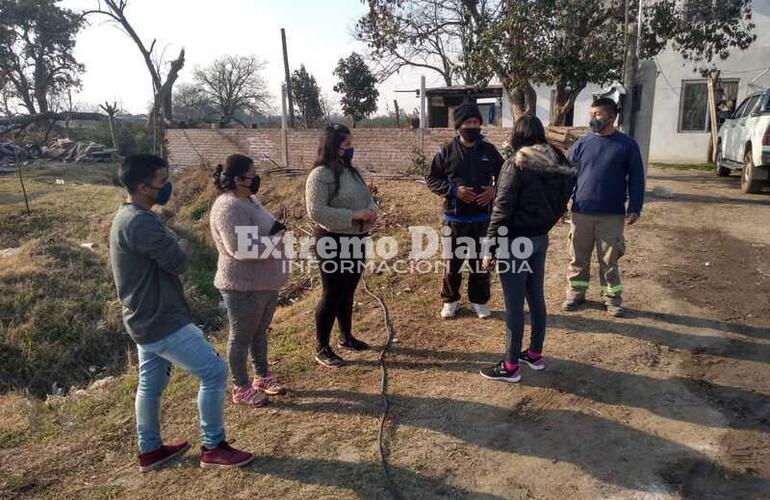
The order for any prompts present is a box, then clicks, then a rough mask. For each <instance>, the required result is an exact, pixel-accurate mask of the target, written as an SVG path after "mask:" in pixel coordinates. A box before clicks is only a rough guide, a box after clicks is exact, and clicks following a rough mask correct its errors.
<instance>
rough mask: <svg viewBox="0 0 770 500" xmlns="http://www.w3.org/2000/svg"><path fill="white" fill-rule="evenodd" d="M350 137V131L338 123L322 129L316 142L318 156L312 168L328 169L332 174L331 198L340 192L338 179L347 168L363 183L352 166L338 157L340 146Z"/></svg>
mask: <svg viewBox="0 0 770 500" xmlns="http://www.w3.org/2000/svg"><path fill="white" fill-rule="evenodd" d="M348 136H350V129H349V128H347V127H346V126H345V125H342V124H340V123H331V124H329V125H327V126H326V127H324V130H323V133H321V137H320V138H319V140H318V155H317V156H316V160H315V163H313V167H323V166H325V167H328V168H331V169H332V171H333V172H334V191H333V192H332V198H334V197H335V196H337V194H338V193H339V192H340V177H341V176H342V172H343V171H344V170H345V169H346V168H348V169H350V171H351V172H352V173H353V176H354V177H357V178H358V179H360V180H361V182H364V179H363V177H361V174H360V173H359V171H358V170H357V169H356V168H355V167H354V166H353V164H352V163H351V162H350V161H349V160H346V159H344V158H342V157H341V156H340V155H339V151H340V145H341V144H342V143H343V142H345V139H347V138H348Z"/></svg>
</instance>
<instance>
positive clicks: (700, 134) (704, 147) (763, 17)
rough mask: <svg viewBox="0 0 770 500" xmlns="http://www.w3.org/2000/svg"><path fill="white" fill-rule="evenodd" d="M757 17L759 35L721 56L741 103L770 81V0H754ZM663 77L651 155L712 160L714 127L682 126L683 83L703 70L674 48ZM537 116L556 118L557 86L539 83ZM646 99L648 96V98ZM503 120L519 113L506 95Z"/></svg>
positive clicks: (584, 112)
mask: <svg viewBox="0 0 770 500" xmlns="http://www.w3.org/2000/svg"><path fill="white" fill-rule="evenodd" d="M752 22H753V23H754V24H755V25H756V28H755V30H754V32H755V33H756V35H757V39H756V41H755V42H754V43H753V44H752V45H751V46H750V47H749V48H748V49H747V50H745V51H735V50H734V51H732V53H731V55H730V57H729V58H728V59H726V60H724V61H720V62H719V64H718V68H719V69H720V71H721V76H722V78H726V79H738V80H739V86H738V103H737V104H738V105H740V103H741V101H742V100H743V99H744V98H745V97H746V96H747V95H749V94H752V93H754V92H757V91H760V90H763V89H766V88H768V87H769V86H770V71H767V69H768V67H769V66H768V64H769V61H770V1H768V0H754V2H753V4H752ZM654 62H655V64H657V67H658V71H657V73H658V74H657V79H656V83H655V92H654V99H653V105H652V119H651V123H652V125H651V127H650V137H649V161H650V162H658V163H704V162H706V161H707V160H708V151H709V149H708V146H709V137H710V136H709V132H708V131H706V130H704V131H697V132H689V131H681V130H680V127H679V123H680V113H681V105H682V102H681V94H682V84H683V82H685V81H689V80H696V81H697V80H700V81H704V82H705V79H704V78H701V76H700V74H699V73H696V72H695V71H694V68H693V66H692V65H688V64H686V63H685V61H684V59H682V57H681V56H680V55H679V54H678V53H676V52H675V51H673V50H671V49H669V50H666V51H664V52H662V53H661V54H659V55H658V56H657V57H656V58H655V61H654ZM600 90H601V87H599V86H596V85H591V86H588V87H586V88H585V89H584V90H583V91H582V92H581V93H580V96H579V97H578V99H577V102H576V103H575V112H574V122H573V125H574V126H587V125H588V121H589V115H588V113H589V109H590V107H591V102H592V100H593V94H595V93H598V92H599V91H600ZM536 91H537V111H536V113H537V117H538V118H540V120H542V122H543V124H544V125H546V126H547V125H548V123H549V122H550V114H551V113H550V109H551V88H550V87H546V86H538V87H536ZM643 99H644V98H643ZM503 125H504V126H508V127H512V126H513V118H512V114H511V111H510V103H509V101H508V99H507V97H506V98H504V100H503Z"/></svg>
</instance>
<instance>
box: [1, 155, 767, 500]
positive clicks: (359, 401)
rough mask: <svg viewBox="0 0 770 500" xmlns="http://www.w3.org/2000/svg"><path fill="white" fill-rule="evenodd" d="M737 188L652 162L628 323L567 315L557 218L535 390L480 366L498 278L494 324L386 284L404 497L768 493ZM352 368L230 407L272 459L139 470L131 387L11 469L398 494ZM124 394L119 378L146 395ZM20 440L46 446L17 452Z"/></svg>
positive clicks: (530, 381) (762, 329) (762, 202)
mask: <svg viewBox="0 0 770 500" xmlns="http://www.w3.org/2000/svg"><path fill="white" fill-rule="evenodd" d="M736 184H737V179H717V178H714V177H712V176H711V175H710V174H709V173H704V172H695V171H678V170H670V169H665V170H664V169H652V170H651V172H650V179H649V187H650V188H652V187H654V186H665V187H668V188H670V189H671V190H672V192H673V197H672V198H671V199H657V198H652V197H650V198H648V203H647V208H646V211H645V215H644V218H643V219H642V221H640V223H639V224H638V225H636V226H634V227H632V228H630V230H629V231H628V232H627V239H628V248H629V253H628V255H627V256H626V257H625V258H624V260H623V267H622V270H623V276H624V284H625V287H626V290H627V294H626V305H627V307H628V308H629V312H630V313H631V314H630V315H629V317H628V318H625V319H614V318H609V317H608V316H607V315H606V314H605V313H604V311H603V310H602V309H601V308H600V307H599V306H598V302H597V303H594V304H592V305H589V306H588V307H587V308H586V309H584V310H583V311H580V312H578V313H571V314H566V313H562V312H561V311H560V310H559V304H560V302H561V300H562V299H563V289H564V284H565V279H564V270H565V268H566V264H567V252H566V248H565V244H566V234H567V228H566V227H563V226H561V227H558V228H556V229H555V230H554V232H553V233H552V240H551V250H550V253H549V263H548V274H547V275H548V281H547V294H546V296H547V299H548V306H549V310H550V312H551V315H550V318H549V321H550V329H549V332H548V337H547V339H546V355H547V362H548V367H549V369H548V370H547V371H546V372H544V373H533V372H530V371H525V372H524V378H523V380H522V383H521V384H520V385H508V384H495V383H491V382H487V381H484V380H482V379H481V378H480V377H479V376H478V374H477V372H478V369H479V368H480V367H482V366H485V365H486V364H489V363H493V362H496V361H497V360H498V359H499V356H500V354H499V353H500V352H501V350H502V347H503V337H502V333H503V320H502V313H501V312H500V311H501V310H502V307H501V294H500V289H499V285H498V284H496V285H495V290H494V292H493V296H494V299H493V304H492V305H493V309H494V310H496V311H497V312H496V314H495V316H494V318H493V319H491V320H488V321H479V320H477V319H475V318H474V317H472V316H471V315H470V314H469V313H468V311H467V307H465V308H464V310H463V313H462V314H461V316H460V317H459V318H457V319H456V320H453V321H445V322H441V321H439V320H438V319H437V313H438V309H439V307H440V299H439V298H438V289H439V281H438V278H437V277H435V276H417V275H413V276H406V277H403V278H401V279H400V280H398V281H397V282H395V283H396V285H395V286H394V287H393V288H392V289H390V290H388V291H387V293H386V299H387V300H388V301H389V303H390V305H391V309H392V310H393V313H394V323H395V326H396V328H397V330H398V337H399V343H398V344H396V346H395V347H394V349H393V353H392V354H391V356H390V357H389V366H390V367H391V370H390V377H391V383H390V391H391V394H392V401H393V415H392V419H391V421H390V422H389V425H388V434H387V446H388V451H389V458H390V461H391V464H392V466H393V472H394V479H395V481H396V483H397V484H398V485H399V487H400V489H401V491H402V493H403V494H404V497H406V498H431V497H441V496H451V497H473V498H698V499H701V498H768V497H770V434H769V432H770V366H769V365H768V363H769V362H770V320H769V319H768V318H770V306H769V305H768V297H770V262H768V251H769V250H770V231H768V229H767V228H768V227H770V196H768V195H756V196H747V195H742V194H741V193H740V192H739V191H738V189H737V186H736ZM381 188H382V191H383V197H384V199H385V202H386V203H385V204H386V208H387V207H391V209H393V210H394V212H393V214H391V222H393V223H394V225H395V224H396V223H401V222H403V220H400V219H399V218H398V217H397V216H396V215H397V213H398V211H399V210H406V209H413V211H415V212H417V213H415V214H414V215H413V216H412V218H411V219H409V222H410V223H416V222H426V221H428V222H430V221H433V222H435V216H434V215H435V211H434V210H435V207H431V206H429V207H414V201H413V200H414V199H415V197H417V196H425V195H424V192H423V190H424V187H422V186H415V185H412V184H408V185H407V184H405V183H401V184H399V183H395V182H393V183H387V184H385V185H384V186H381ZM393 207H395V208H393ZM394 214H395V215H394ZM592 283H595V280H594V281H593V282H592ZM381 289H382V288H381ZM591 293H593V294H594V296H593V298H594V299H596V298H598V297H597V296H596V291H595V289H594V290H593V291H592V292H591ZM315 299H316V292H312V293H310V294H309V295H308V296H306V297H305V298H304V299H303V300H302V301H300V302H298V303H297V304H295V305H293V306H292V307H288V308H284V309H282V310H281V311H280V312H279V314H278V316H277V319H276V324H277V328H280V329H283V330H282V331H285V332H288V333H287V335H289V336H290V337H291V338H293V339H296V340H298V341H299V342H300V346H301V347H299V348H298V349H300V350H301V351H302V352H305V351H308V352H309V348H310V344H311V341H310V338H311V333H312V332H311V331H309V320H310V314H311V313H312V307H313V305H314V301H315ZM360 300H361V303H360V304H359V305H358V308H357V311H358V312H357V315H358V316H357V317H358V325H359V328H360V330H361V332H362V333H361V336H362V337H363V338H365V339H366V340H369V341H372V342H373V343H377V342H381V341H382V338H383V335H384V333H383V330H382V326H381V316H380V312H379V310H378V309H377V308H376V306H375V304H374V302H373V301H372V300H371V299H369V298H368V297H365V296H364V295H363V294H361V295H360ZM466 306H467V305H466ZM350 361H351V363H350V364H351V366H349V367H347V368H346V369H344V370H340V371H328V370H323V369H321V368H316V367H313V366H310V367H308V369H307V371H304V372H300V373H299V374H296V375H294V376H293V377H292V379H291V381H290V383H291V387H292V389H293V391H292V393H291V394H290V395H289V396H287V397H286V398H283V399H279V400H276V402H275V404H274V405H273V406H272V409H270V410H267V411H261V412H253V411H249V410H245V409H241V408H228V421H229V424H230V434H231V436H232V437H234V438H236V439H237V444H238V445H242V446H246V447H249V448H250V449H253V450H254V451H256V452H257V453H258V454H259V458H258V460H257V461H256V463H255V465H254V466H252V467H250V468H248V469H246V470H243V471H228V472H221V473H220V472H217V473H209V472H208V471H207V472H202V471H200V470H198V469H197V468H196V467H195V465H196V463H195V461H194V454H191V455H190V456H189V457H188V458H187V459H185V460H183V461H182V462H181V464H180V465H179V466H177V467H176V468H173V469H171V470H166V471H162V472H160V473H156V474H148V475H144V476H138V475H137V474H136V473H135V471H134V468H133V464H132V463H131V462H130V460H131V456H132V450H133V448H132V446H133V436H132V433H131V428H130V426H131V414H130V399H126V401H124V402H122V403H120V404H121V405H123V406H125V408H124V409H123V410H124V411H123V412H122V413H119V415H120V417H119V418H116V421H115V424H114V425H113V426H112V427H110V432H108V431H105V430H104V429H103V427H99V428H98V429H91V430H89V429H82V430H78V431H77V432H76V433H75V432H74V431H73V435H70V436H66V437H61V438H58V439H53V440H52V441H50V442H48V443H46V444H45V445H43V444H35V443H28V444H26V445H24V446H23V447H21V448H20V449H15V450H13V449H12V450H8V449H6V450H0V469H3V470H5V471H6V473H13V474H17V475H20V476H23V477H25V478H28V479H29V478H31V480H32V481H33V483H32V485H31V486H30V487H29V488H28V489H27V490H22V491H19V493H20V494H25V493H26V494H32V495H35V496H38V495H45V496H59V497H61V496H64V497H80V496H120V497H137V498H138V497H146V496H148V495H153V494H156V493H158V494H159V493H162V494H163V496H165V497H169V498H176V497H190V496H194V497H199V496H200V497H203V496H206V495H213V494H217V495H229V496H236V497H238V496H242V497H255V496H257V497H291V498H296V497H300V496H302V497H307V496H314V497H321V498H340V497H360V498H371V497H382V496H385V495H384V492H383V487H384V483H383V480H382V474H381V470H380V468H379V464H378V462H377V451H376V423H377V416H378V411H379V403H380V402H379V395H378V393H377V391H378V387H379V372H378V370H377V369H376V354H375V353H373V352H372V353H366V354H362V355H357V356H350ZM281 369H282V368H281V367H279V368H278V370H279V372H280V370H281ZM183 380H184V379H183ZM121 387H122V386H121ZM126 387H128V389H119V390H127V391H129V393H130V387H131V385H130V384H127V385H126ZM169 391H171V392H170V393H169V395H168V397H167V403H166V407H164V415H165V416H164V420H165V426H166V427H165V430H166V435H167V436H173V437H176V436H189V435H190V434H191V432H192V429H193V428H194V425H195V415H194V413H193V412H192V408H193V406H192V400H193V398H194V396H195V392H194V385H193V384H190V383H181V382H180V383H179V384H176V385H175V384H172V387H171V388H170V389H169ZM94 418H96V419H99V418H107V417H102V416H101V415H96V416H95V417H94ZM96 447H103V450H102V451H100V452H99V453H93V450H94V449H98V448H96ZM19 451H21V452H24V453H27V454H32V455H31V458H30V459H29V460H27V461H25V463H19V462H18V461H14V456H15V455H14V454H15V453H17V452H19ZM1 479H2V478H1V477H0V480H1ZM0 491H2V490H1V489H0ZM192 492H194V493H192Z"/></svg>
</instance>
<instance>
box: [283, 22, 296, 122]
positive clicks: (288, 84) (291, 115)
mask: <svg viewBox="0 0 770 500" xmlns="http://www.w3.org/2000/svg"><path fill="white" fill-rule="evenodd" d="M281 43H282V44H283V69H284V72H285V73H286V97H287V98H288V101H289V127H291V128H294V97H293V93H292V91H291V73H290V72H289V52H288V51H287V50H286V30H285V29H283V28H281Z"/></svg>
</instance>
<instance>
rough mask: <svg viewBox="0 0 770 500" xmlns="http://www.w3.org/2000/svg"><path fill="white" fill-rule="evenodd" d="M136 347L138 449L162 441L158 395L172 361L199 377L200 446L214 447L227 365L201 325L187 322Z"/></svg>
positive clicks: (221, 434)
mask: <svg viewBox="0 0 770 500" xmlns="http://www.w3.org/2000/svg"><path fill="white" fill-rule="evenodd" d="M137 350H138V351H139V387H138V388H137V390H136V431H137V434H138V438H139V439H138V441H139V451H140V453H149V452H151V451H154V450H156V449H158V448H160V446H161V445H162V444H163V441H162V440H161V437H160V396H161V394H162V393H163V389H165V388H166V385H168V380H169V377H170V376H171V365H172V363H173V364H175V365H178V366H179V367H180V368H182V369H183V370H185V371H187V372H189V373H191V374H192V375H195V377H197V378H198V379H199V380H200V389H199V390H198V415H199V417H200V426H201V441H202V444H203V446H205V447H206V448H214V447H216V446H217V445H218V444H219V443H221V442H222V441H224V439H225V428H224V404H225V389H226V387H227V365H226V364H225V362H224V361H223V360H222V359H221V358H220V357H219V355H218V354H217V353H216V351H215V350H214V348H213V347H211V344H209V343H208V342H207V341H206V339H204V338H203V332H202V331H201V329H200V328H198V327H197V326H195V325H193V324H192V323H190V324H189V325H187V326H184V327H182V328H180V329H179V330H177V331H176V332H174V333H172V334H171V335H169V336H168V337H165V338H163V339H161V340H158V341H157V342H152V343H150V344H137Z"/></svg>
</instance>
